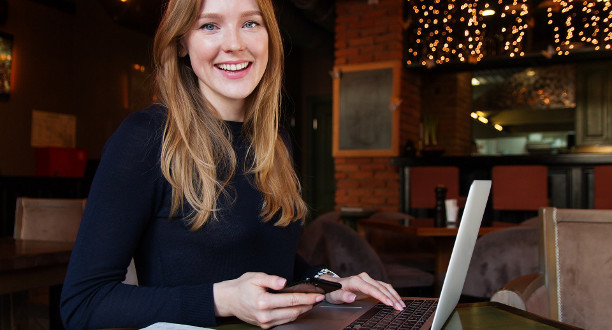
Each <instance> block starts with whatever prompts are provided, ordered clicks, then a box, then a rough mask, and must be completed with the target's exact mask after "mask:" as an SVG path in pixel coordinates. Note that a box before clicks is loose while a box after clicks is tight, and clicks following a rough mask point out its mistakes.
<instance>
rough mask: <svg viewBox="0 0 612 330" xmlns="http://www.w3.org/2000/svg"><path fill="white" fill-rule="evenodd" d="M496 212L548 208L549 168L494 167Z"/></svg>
mask: <svg viewBox="0 0 612 330" xmlns="http://www.w3.org/2000/svg"><path fill="white" fill-rule="evenodd" d="M491 176H492V180H493V196H492V197H493V209H494V210H523V211H526V210H538V209H539V208H540V207H545V206H548V168H547V167H546V166H541V165H527V166H518V165H509V166H494V167H493V170H492V173H491Z"/></svg>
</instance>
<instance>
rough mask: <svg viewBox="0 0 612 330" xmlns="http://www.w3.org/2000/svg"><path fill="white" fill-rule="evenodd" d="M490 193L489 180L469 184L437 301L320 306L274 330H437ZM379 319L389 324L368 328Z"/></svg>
mask: <svg viewBox="0 0 612 330" xmlns="http://www.w3.org/2000/svg"><path fill="white" fill-rule="evenodd" d="M490 190H491V181H490V180H475V181H474V182H472V185H471V187H470V191H469V193H468V197H467V200H466V203H465V208H464V211H463V216H462V217H461V222H460V224H459V230H458V233H457V238H456V239H455V245H454V247H453V252H452V254H451V258H450V262H449V265H448V270H447V273H446V277H445V279H444V283H443V285H442V290H441V292H440V297H439V298H404V302H405V303H406V306H407V308H406V309H404V311H402V312H398V311H395V310H394V309H393V308H391V307H389V306H386V305H383V304H382V303H377V304H375V305H374V306H372V302H371V301H369V302H368V301H357V302H355V303H353V304H348V305H332V304H327V303H323V304H319V305H316V306H315V307H314V308H313V309H312V310H311V311H309V312H308V313H306V314H304V315H303V317H300V318H298V320H296V321H295V322H292V323H289V324H285V325H282V326H280V327H277V329H371V328H374V327H375V328H376V329H433V330H439V329H441V328H442V326H443V325H444V324H445V323H446V320H447V319H448V318H449V316H450V315H451V314H452V313H453V311H454V310H455V307H456V306H457V303H458V302H459V297H460V296H461V291H462V290H463V283H464V282H465V277H466V275H467V271H468V267H469V265H470V260H471V259H472V252H473V251H474V245H475V244H476V239H477V238H478V230H479V228H480V224H481V222H482V217H483V215H484V210H485V207H486V205H487V199H488V198H489V191H490ZM411 306H412V307H411ZM411 309H416V311H415V312H412V311H411ZM411 318H413V319H415V318H418V320H415V323H416V324H410V325H408V322H410V321H411V320H410V319H411ZM382 320H389V322H388V323H389V324H387V325H385V326H373V325H372V324H373V323H376V322H378V321H382Z"/></svg>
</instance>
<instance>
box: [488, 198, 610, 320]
mask: <svg viewBox="0 0 612 330" xmlns="http://www.w3.org/2000/svg"><path fill="white" fill-rule="evenodd" d="M539 215H540V217H541V218H542V231H541V239H540V244H539V252H540V271H539V273H537V274H531V275H527V276H523V277H520V278H518V279H515V280H513V281H510V282H509V283H508V284H506V286H504V288H502V289H501V290H499V291H498V292H496V293H495V294H494V295H493V297H492V298H491V300H492V301H498V302H501V303H505V304H507V305H511V306H514V307H517V308H521V309H524V310H527V311H529V312H533V313H536V314H539V315H542V316H545V317H548V318H551V319H554V320H558V321H562V322H565V323H568V324H572V325H575V326H578V327H582V328H585V329H605V328H609V325H610V316H609V304H610V302H612V298H611V297H612V280H611V279H612V249H609V248H608V245H609V243H608V242H609V240H610V237H611V236H612V211H611V210H594V209H588V210H586V209H557V208H553V207H549V208H542V209H540V211H539Z"/></svg>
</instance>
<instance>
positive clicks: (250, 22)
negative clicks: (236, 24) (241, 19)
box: [244, 21, 259, 29]
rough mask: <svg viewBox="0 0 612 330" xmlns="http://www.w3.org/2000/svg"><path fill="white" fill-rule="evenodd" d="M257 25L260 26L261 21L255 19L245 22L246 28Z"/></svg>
mask: <svg viewBox="0 0 612 330" xmlns="http://www.w3.org/2000/svg"><path fill="white" fill-rule="evenodd" d="M257 26H259V23H257V22H255V21H248V22H246V23H245V24H244V27H245V28H249V29H251V28H254V27H257Z"/></svg>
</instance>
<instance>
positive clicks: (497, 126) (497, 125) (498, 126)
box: [493, 124, 504, 132]
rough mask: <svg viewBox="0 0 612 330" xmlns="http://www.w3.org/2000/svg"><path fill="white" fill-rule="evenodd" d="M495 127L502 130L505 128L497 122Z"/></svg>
mask: <svg viewBox="0 0 612 330" xmlns="http://www.w3.org/2000/svg"><path fill="white" fill-rule="evenodd" d="M493 127H495V129H496V130H498V131H500V132H501V131H503V130H504V128H503V127H502V125H500V124H495V125H493Z"/></svg>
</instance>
